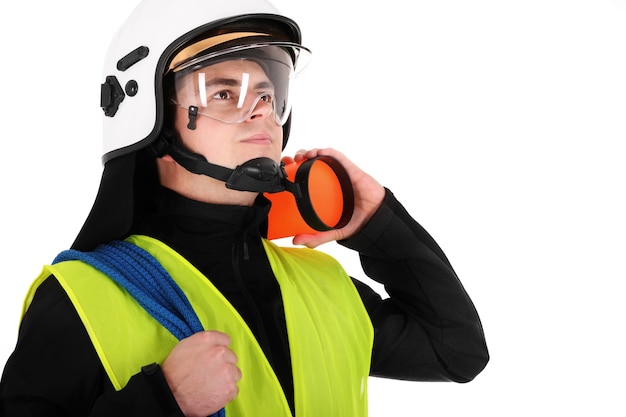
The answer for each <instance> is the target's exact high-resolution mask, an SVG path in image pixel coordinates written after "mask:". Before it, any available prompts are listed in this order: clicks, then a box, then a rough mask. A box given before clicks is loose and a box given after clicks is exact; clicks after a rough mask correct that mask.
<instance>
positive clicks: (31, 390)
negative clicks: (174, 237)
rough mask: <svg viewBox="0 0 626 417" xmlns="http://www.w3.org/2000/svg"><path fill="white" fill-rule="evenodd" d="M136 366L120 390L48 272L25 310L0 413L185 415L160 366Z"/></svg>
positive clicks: (0, 389) (2, 386)
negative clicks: (109, 375)
mask: <svg viewBox="0 0 626 417" xmlns="http://www.w3.org/2000/svg"><path fill="white" fill-rule="evenodd" d="M146 365H149V364H146ZM137 371H138V372H137V374H136V375H135V376H133V377H132V378H131V379H130V381H129V382H128V384H127V385H126V386H125V387H124V388H123V389H122V390H120V391H115V389H114V388H113V386H112V384H111V382H110V380H109V378H108V376H107V374H106V372H105V371H104V369H103V367H102V365H101V363H100V360H99V359H98V356H97V354H96V351H95V349H94V348H93V346H92V344H91V341H90V339H89V336H88V334H87V331H86V330H85V328H84V327H83V324H82V322H81V321H80V318H79V317H78V314H77V313H76V311H75V310H74V307H73V305H72V303H71V302H70V300H69V298H68V297H67V295H66V293H65V291H63V289H62V288H61V286H60V285H59V283H58V282H57V281H56V279H54V277H49V278H48V279H46V280H45V281H44V282H43V283H42V284H41V286H40V287H39V288H38V289H37V292H36V294H35V297H34V299H33V302H32V303H31V305H30V307H29V309H28V311H27V312H26V314H25V315H24V318H23V320H22V323H21V324H20V330H19V335H18V341H17V345H16V347H15V350H14V351H13V353H12V355H11V356H10V357H9V359H8V361H7V363H6V366H5V368H4V372H3V375H2V381H1V382H0V415H2V416H6V417H18V416H19V417H21V416H33V417H38V416H41V417H44V416H45V417H70V416H72V417H73V416H81V417H83V416H89V417H104V416H117V417H139V416H146V415H149V416H156V417H182V416H183V414H182V412H181V411H180V409H179V407H178V405H177V404H176V401H175V400H174V397H173V395H172V393H171V391H170V390H169V387H168V386H167V383H166V382H165V378H164V377H163V375H162V373H161V372H160V368H158V367H156V366H151V367H148V368H146V370H145V371H142V370H140V369H138V370H137Z"/></svg>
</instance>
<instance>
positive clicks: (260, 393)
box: [24, 236, 373, 417]
mask: <svg viewBox="0 0 626 417" xmlns="http://www.w3.org/2000/svg"><path fill="white" fill-rule="evenodd" d="M127 241H129V242H131V243H134V244H136V245H137V246H139V247H141V248H143V249H144V250H146V251H148V252H149V253H151V254H152V255H153V256H154V257H155V258H156V259H157V260H158V261H159V262H160V263H161V264H162V265H163V267H164V268H165V270H166V271H167V272H168V273H169V274H170V275H171V277H172V278H173V279H174V281H175V282H176V283H177V284H178V285H179V286H180V288H181V289H182V290H183V292H184V293H185V294H186V296H187V297H188V299H189V301H190V303H191V305H192V307H193V309H194V310H195V312H196V314H197V315H198V318H199V319H200V322H201V323H202V325H203V326H204V328H205V329H206V330H219V331H221V332H224V333H226V334H228V335H229V336H230V338H231V340H232V344H231V346H230V348H231V349H232V350H233V351H234V352H235V353H236V355H237V357H238V364H237V366H238V367H239V368H240V369H241V371H242V374H243V377H242V379H241V381H239V384H238V387H239V394H238V396H237V397H236V398H235V399H234V400H233V401H231V402H230V403H229V404H228V405H227V406H226V415H227V416H254V417H263V416H267V417H278V416H291V411H290V410H289V406H288V404H287V400H286V398H285V395H284V393H283V391H282V388H281V385H280V383H279V381H278V378H277V377H276V374H275V373H274V371H273V369H272V368H271V366H270V364H269V362H268V361H267V359H266V357H265V355H264V353H263V351H262V349H261V347H260V346H259V344H258V342H257V340H256V339H255V338H254V336H253V334H252V332H251V330H250V328H249V327H248V326H247V324H246V323H245V322H244V320H243V319H242V317H241V316H240V315H239V313H238V312H237V311H236V310H235V309H234V307H233V306H232V305H231V304H230V303H229V302H228V301H227V300H226V298H224V296H223V295H222V294H221V293H220V292H219V291H218V290H217V288H215V286H213V284H212V283H211V281H210V280H209V279H207V278H206V277H205V276H204V275H202V274H201V273H200V272H199V271H198V270H197V269H196V268H195V267H194V266H192V265H191V264H190V263H189V262H188V261H187V260H185V259H184V258H183V257H182V256H180V255H179V254H178V253H176V252H175V251H174V250H172V249H171V248H169V247H168V246H166V245H165V244H163V243H162V242H160V241H158V240H156V239H152V238H149V237H146V236H131V237H130V238H128V239H127ZM264 247H265V251H266V253H267V256H268V258H269V261H270V265H271V267H272V270H273V271H274V274H275V276H276V279H277V281H278V283H279V285H280V290H281V293H282V298H283V304H284V309H285V318H286V323H287V333H288V335H289V346H290V352H291V362H292V373H293V381H294V397H295V409H296V416H297V417H308V416H311V417H312V416H316V417H318V416H321V415H323V416H326V417H332V416H337V417H348V416H350V417H352V416H354V417H362V416H367V378H368V375H369V369H370V361H371V350H372V343H373V328H372V324H371V321H370V318H369V316H368V314H367V312H366V310H365V308H364V306H363V303H362V301H361V299H360V297H359V294H358V292H357V290H356V288H355V287H354V285H353V283H352V281H351V279H350V277H349V276H348V275H347V274H346V272H345V271H344V270H343V268H342V267H341V265H340V264H339V263H338V262H337V261H336V260H335V259H333V258H332V257H330V256H328V255H327V254H324V253H322V252H320V251H316V250H311V249H307V248H281V247H278V246H276V244H274V243H272V242H270V241H268V240H264ZM50 275H54V276H55V277H56V279H57V280H58V281H59V283H60V284H61V285H62V286H63V288H64V289H65V291H66V293H67V294H68V296H69V298H70V299H71V301H72V303H73V305H74V306H75V308H76V311H77V312H78V314H79V316H80V318H81V319H82V321H83V323H84V325H85V328H86V329H87V332H88V333H89V336H90V338H91V341H92V343H93V345H94V347H95V349H96V351H97V353H98V356H99V357H100V360H101V362H102V364H103V366H104V369H105V370H106V372H107V374H108V376H109V378H110V379H111V382H112V383H113V386H114V387H115V388H116V389H117V390H120V389H122V388H123V387H124V386H125V385H126V384H127V382H128V380H129V379H130V378H131V377H132V376H133V375H134V374H136V373H137V372H139V371H140V369H141V367H142V366H144V365H148V364H150V363H153V362H156V363H158V364H161V363H163V361H164V360H165V358H166V357H167V355H168V354H169V352H170V351H171V350H172V348H173V347H174V345H175V344H176V343H177V342H178V340H177V339H176V338H175V337H174V336H173V335H172V334H171V333H169V331H168V330H167V329H165V327H163V326H162V325H161V324H160V323H159V322H158V321H157V320H155V319H154V318H153V317H152V316H151V315H150V314H149V313H147V312H146V311H145V310H144V309H143V308H142V307H141V306H140V305H139V304H138V303H137V302H136V300H135V299H134V298H133V297H132V296H131V295H130V294H129V293H128V292H126V290H124V289H123V288H121V287H120V286H118V285H117V284H116V283H115V282H114V281H113V280H111V279H110V278H109V277H107V276H106V275H104V274H103V273H101V272H99V271H98V270H96V269H95V268H93V267H91V266H90V265H88V264H86V263H83V262H81V261H65V262H61V263H58V264H55V265H46V266H45V267H44V269H43V271H42V273H41V274H40V276H39V277H38V278H37V279H36V280H35V282H34V283H33V285H32V287H31V289H30V291H29V293H28V295H27V297H26V300H25V302H24V312H25V311H26V310H27V309H28V306H29V305H30V302H31V301H32V298H33V296H34V294H35V291H36V289H37V287H38V286H39V285H40V284H41V282H43V281H44V280H45V279H46V278H48V277H49V276H50Z"/></svg>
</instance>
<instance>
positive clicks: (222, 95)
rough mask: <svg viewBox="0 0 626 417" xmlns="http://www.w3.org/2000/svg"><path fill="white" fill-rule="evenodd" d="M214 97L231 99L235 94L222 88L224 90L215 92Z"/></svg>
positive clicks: (215, 98) (216, 98)
mask: <svg viewBox="0 0 626 417" xmlns="http://www.w3.org/2000/svg"><path fill="white" fill-rule="evenodd" d="M212 98H213V99H214V100H229V99H231V98H233V95H232V94H231V93H230V91H227V90H222V91H218V92H217V93H215V94H213V97H212Z"/></svg>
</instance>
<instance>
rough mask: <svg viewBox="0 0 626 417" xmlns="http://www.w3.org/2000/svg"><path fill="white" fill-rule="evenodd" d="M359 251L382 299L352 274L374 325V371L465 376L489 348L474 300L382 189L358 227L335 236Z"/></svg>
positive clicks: (417, 377)
mask: <svg viewBox="0 0 626 417" xmlns="http://www.w3.org/2000/svg"><path fill="white" fill-rule="evenodd" d="M339 243H340V244H342V245H343V246H346V247H348V248H351V249H354V250H356V251H358V252H359V255H360V259H361V264H362V266H363V271H364V272H365V274H366V275H367V276H368V277H369V278H371V279H372V280H374V281H376V282H379V283H381V284H383V285H384V288H385V290H386V292H387V294H388V295H389V297H388V298H385V299H383V297H381V296H380V295H379V294H377V293H376V292H374V291H373V290H372V289H371V288H370V287H368V286H367V285H365V284H364V283H362V282H360V281H356V280H355V284H356V286H357V289H358V290H359V292H360V294H361V297H362V299H363V302H364V304H365V307H366V309H367V310H368V313H369V315H370V317H371V319H372V324H373V326H374V350H373V355H372V368H371V375H372V376H379V377H389V378H397V379H406V380H414V381H456V382H468V381H471V380H472V379H473V378H474V377H475V376H476V375H478V374H479V373H480V372H481V371H482V370H483V368H484V367H485V366H486V364H487V362H488V360H489V354H488V351H487V346H486V342H485V338H484V334H483V329H482V325H481V322H480V319H479V316H478V313H477V312H476V309H475V308H474V304H473V303H472V300H471V299H470V297H469V295H468V294H467V292H466V291H465V289H464V288H463V285H462V284H461V282H460V281H459V279H458V277H457V275H456V273H455V272H454V270H453V268H452V266H451V264H450V262H449V261H448V259H447V258H446V256H445V254H444V253H443V251H442V250H441V248H440V247H439V246H438V245H437V243H436V242H435V241H434V240H433V238H432V237H431V236H430V235H429V234H428V233H427V232H426V231H425V230H424V229H423V228H422V227H421V226H420V225H419V224H418V223H417V222H416V221H415V220H413V218H412V217H411V216H410V215H409V214H408V213H407V211H406V210H405V208H404V207H403V206H402V205H401V204H400V203H399V202H398V201H397V200H396V199H395V197H394V196H393V194H392V193H391V192H390V191H389V190H387V192H386V196H385V199H384V201H383V204H382V206H381V207H380V208H379V209H378V211H377V212H376V213H375V215H374V216H373V217H372V219H370V221H369V222H368V223H367V224H366V225H365V226H364V227H363V229H362V230H361V231H360V232H359V233H357V234H356V235H355V236H353V237H351V238H350V239H347V240H344V241H341V242H339Z"/></svg>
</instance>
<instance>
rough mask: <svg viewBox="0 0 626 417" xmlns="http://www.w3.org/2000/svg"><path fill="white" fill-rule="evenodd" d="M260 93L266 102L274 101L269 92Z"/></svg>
mask: <svg viewBox="0 0 626 417" xmlns="http://www.w3.org/2000/svg"><path fill="white" fill-rule="evenodd" d="M259 95H260V96H261V100H263V101H264V102H266V103H273V102H274V97H272V96H271V95H270V94H268V93H263V94H259Z"/></svg>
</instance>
